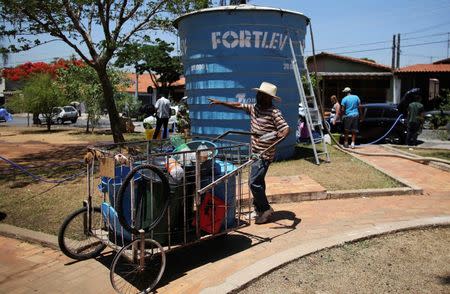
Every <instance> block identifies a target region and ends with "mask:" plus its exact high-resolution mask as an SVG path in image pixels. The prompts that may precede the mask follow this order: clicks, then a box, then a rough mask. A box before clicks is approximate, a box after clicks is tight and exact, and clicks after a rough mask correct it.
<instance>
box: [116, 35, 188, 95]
mask: <svg viewBox="0 0 450 294" xmlns="http://www.w3.org/2000/svg"><path fill="white" fill-rule="evenodd" d="M173 51H174V48H173V44H169V43H167V42H165V41H163V40H160V39H156V41H155V42H152V43H150V44H140V43H130V44H127V45H125V46H124V47H123V49H122V50H120V51H119V52H118V54H117V56H118V57H117V60H116V63H115V64H116V65H117V66H119V67H124V66H133V67H134V68H135V69H136V71H137V72H138V73H139V74H143V73H144V72H148V73H149V74H150V78H151V79H152V82H153V84H154V85H155V87H156V88H158V87H160V86H161V87H169V86H170V84H171V83H173V82H175V81H177V80H178V79H179V78H180V75H181V72H182V65H181V61H180V58H179V57H178V56H171V53H172V52H173Z"/></svg>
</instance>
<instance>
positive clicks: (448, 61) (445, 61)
mask: <svg viewBox="0 0 450 294" xmlns="http://www.w3.org/2000/svg"><path fill="white" fill-rule="evenodd" d="M441 63H446V64H450V58H446V59H441V60H438V61H435V62H433V64H441Z"/></svg>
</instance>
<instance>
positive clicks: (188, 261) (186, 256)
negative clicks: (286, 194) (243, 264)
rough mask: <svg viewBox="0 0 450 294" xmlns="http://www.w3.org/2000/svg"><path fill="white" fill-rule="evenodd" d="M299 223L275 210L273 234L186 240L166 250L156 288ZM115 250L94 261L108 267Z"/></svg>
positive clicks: (233, 235) (266, 240)
mask: <svg viewBox="0 0 450 294" xmlns="http://www.w3.org/2000/svg"><path fill="white" fill-rule="evenodd" d="M285 220H287V221H288V222H289V223H288V224H285V223H286V222H282V221H285ZM290 221H292V223H290ZM300 223H301V219H299V218H297V217H296V215H295V213H293V212H290V211H276V212H275V213H274V214H273V216H272V223H271V224H273V226H271V227H270V229H277V230H278V229H284V230H282V231H279V233H278V232H277V234H276V235H272V236H271V237H265V236H258V235H255V234H250V233H245V232H242V231H240V230H239V231H236V232H235V233H232V234H228V235H221V236H217V237H215V238H212V239H208V240H202V241H200V242H197V243H193V244H190V245H189V244H188V245H186V246H184V247H182V248H178V249H176V250H173V251H170V252H167V253H166V268H165V271H164V274H163V277H162V278H161V280H160V281H159V283H158V285H157V288H160V287H163V286H165V285H167V284H169V283H171V282H173V281H175V280H177V279H179V278H181V277H183V276H185V275H186V273H187V272H189V271H191V270H194V269H196V268H199V267H201V266H204V265H206V264H210V263H214V262H216V261H220V260H223V259H226V258H229V257H230V256H233V255H235V254H238V253H240V252H243V251H245V250H247V249H249V248H251V247H254V246H258V245H260V244H263V243H265V242H271V241H272V240H273V239H275V238H278V237H280V236H282V235H285V234H288V233H289V232H291V231H293V230H295V229H297V226H298V224H300ZM115 254H116V253H115V252H111V251H109V252H107V253H105V254H104V255H101V256H99V257H98V258H97V261H98V262H100V263H102V264H103V265H104V266H105V267H108V268H111V264H112V261H113V258H114V256H115ZM157 267H158V266H157ZM158 268H159V267H158ZM146 276H147V274H146ZM155 276H156V275H155V273H154V272H152V269H150V272H149V273H148V277H147V279H149V280H150V282H149V283H147V284H146V285H145V286H146V287H147V286H149V284H150V283H151V280H152V279H154V278H155ZM127 280H128V282H130V283H133V278H132V277H129V278H127ZM157 288H156V290H157ZM141 290H143V289H141Z"/></svg>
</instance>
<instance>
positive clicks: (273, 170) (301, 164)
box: [268, 146, 402, 191]
mask: <svg viewBox="0 0 450 294" xmlns="http://www.w3.org/2000/svg"><path fill="white" fill-rule="evenodd" d="M328 150H329V151H330V157H331V162H329V163H327V162H322V163H321V164H320V165H317V164H316V163H315V161H314V154H313V151H312V149H311V148H310V147H309V146H297V148H296V155H295V157H294V159H292V160H289V161H282V162H275V163H273V164H272V165H271V166H270V168H269V172H268V175H269V176H289V175H298V174H305V175H308V176H309V177H311V178H312V179H314V180H315V181H317V182H318V183H319V184H321V185H322V186H323V187H325V188H326V189H327V190H329V191H335V190H353V189H369V188H393V187H402V185H401V184H400V183H399V182H397V181H395V180H394V179H392V178H390V177H388V176H386V175H385V174H383V173H381V172H380V171H378V170H377V169H375V168H373V167H371V166H369V165H367V164H365V163H364V162H362V161H360V160H358V159H356V158H354V157H352V156H350V155H347V154H345V153H343V152H341V151H339V150H337V149H335V148H333V147H329V148H328Z"/></svg>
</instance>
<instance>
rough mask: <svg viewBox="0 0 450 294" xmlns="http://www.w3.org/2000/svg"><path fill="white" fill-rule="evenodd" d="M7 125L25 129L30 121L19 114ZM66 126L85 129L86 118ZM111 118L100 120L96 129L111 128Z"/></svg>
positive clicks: (67, 123)
mask: <svg viewBox="0 0 450 294" xmlns="http://www.w3.org/2000/svg"><path fill="white" fill-rule="evenodd" d="M31 123H32V116H31V115H30V124H31ZM6 124H7V125H11V126H20V127H25V126H27V125H28V119H27V115H26V114H18V115H13V120H12V121H10V122H7V123H6ZM65 125H71V126H74V127H79V128H85V127H86V116H85V115H84V114H83V115H82V116H81V117H79V118H78V120H77V122H76V123H75V124H69V122H66V123H65ZM109 127H110V125H109V118H108V116H106V115H104V116H102V117H101V118H100V121H99V125H98V126H97V127H96V128H109Z"/></svg>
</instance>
